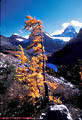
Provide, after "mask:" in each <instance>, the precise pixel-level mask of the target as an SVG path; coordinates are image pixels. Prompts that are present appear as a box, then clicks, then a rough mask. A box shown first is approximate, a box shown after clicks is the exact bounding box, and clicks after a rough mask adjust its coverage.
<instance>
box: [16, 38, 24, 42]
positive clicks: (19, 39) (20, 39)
mask: <svg viewBox="0 0 82 120" xmlns="http://www.w3.org/2000/svg"><path fill="white" fill-rule="evenodd" d="M16 40H18V41H20V42H22V41H24V40H23V39H22V38H16Z"/></svg>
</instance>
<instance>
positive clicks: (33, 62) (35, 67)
mask: <svg viewBox="0 0 82 120" xmlns="http://www.w3.org/2000/svg"><path fill="white" fill-rule="evenodd" d="M26 18H27V19H28V21H25V26H24V28H26V29H27V30H29V31H31V34H30V36H31V37H33V38H34V39H33V43H34V44H32V46H33V50H34V51H35V52H36V51H37V53H36V55H35V56H33V57H32V58H31V59H30V60H29V59H28V58H27V57H26V56H25V55H24V50H23V48H22V46H20V45H19V47H20V51H18V52H17V55H16V56H17V57H18V58H19V60H20V63H21V65H20V67H18V69H16V72H17V74H16V75H15V78H16V79H17V80H18V81H20V82H25V83H26V84H25V85H24V86H25V88H26V89H27V91H28V94H27V96H28V97H31V99H30V100H31V101H32V102H33V104H34V103H36V100H35V99H36V98H38V99H39V98H40V97H41V96H42V97H43V96H44V84H45V83H47V84H48V85H49V86H50V87H51V89H53V90H55V89H56V88H57V84H56V83H54V82H53V83H51V82H48V81H44V76H43V75H44V73H43V72H44V70H43V67H44V65H45V64H44V63H43V61H44V60H45V61H46V60H47V56H46V55H45V54H43V53H44V52H45V49H44V46H43V44H42V42H43V39H42V38H43V37H42V32H43V27H42V22H41V21H40V20H36V19H35V17H34V18H32V17H31V16H26ZM25 64H27V65H28V67H26V66H25ZM49 99H50V100H53V99H52V97H51V96H49ZM55 101H56V99H55Z"/></svg>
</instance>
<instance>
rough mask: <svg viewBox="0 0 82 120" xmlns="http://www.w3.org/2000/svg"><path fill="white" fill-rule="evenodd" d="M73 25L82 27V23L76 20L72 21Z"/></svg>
mask: <svg viewBox="0 0 82 120" xmlns="http://www.w3.org/2000/svg"><path fill="white" fill-rule="evenodd" d="M71 24H72V25H74V26H75V27H82V23H81V22H79V21H76V20H72V21H71Z"/></svg>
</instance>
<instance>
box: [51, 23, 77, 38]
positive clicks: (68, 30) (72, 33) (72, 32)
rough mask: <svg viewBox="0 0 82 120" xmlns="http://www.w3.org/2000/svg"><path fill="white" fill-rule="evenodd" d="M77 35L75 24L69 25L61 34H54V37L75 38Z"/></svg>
mask: <svg viewBox="0 0 82 120" xmlns="http://www.w3.org/2000/svg"><path fill="white" fill-rule="evenodd" d="M76 36H77V32H76V30H75V28H74V26H73V25H71V24H70V25H68V26H67V27H66V28H65V29H64V31H63V32H62V33H61V34H58V35H53V37H70V38H74V37H76Z"/></svg>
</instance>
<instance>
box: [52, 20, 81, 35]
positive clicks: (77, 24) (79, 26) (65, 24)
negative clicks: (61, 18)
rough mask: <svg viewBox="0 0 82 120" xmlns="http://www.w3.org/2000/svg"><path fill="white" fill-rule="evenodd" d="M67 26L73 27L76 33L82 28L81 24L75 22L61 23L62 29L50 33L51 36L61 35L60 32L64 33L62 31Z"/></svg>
mask: <svg viewBox="0 0 82 120" xmlns="http://www.w3.org/2000/svg"><path fill="white" fill-rule="evenodd" d="M69 25H73V26H74V27H76V31H77V32H78V31H79V29H80V28H81V27H82V22H79V21H77V20H71V21H70V22H66V23H63V24H62V29H60V30H56V31H55V32H53V33H51V36H53V35H58V34H61V33H62V32H64V29H65V28H66V27H67V26H69Z"/></svg>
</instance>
